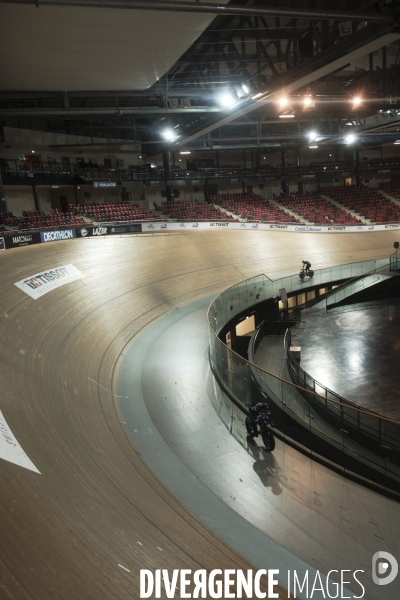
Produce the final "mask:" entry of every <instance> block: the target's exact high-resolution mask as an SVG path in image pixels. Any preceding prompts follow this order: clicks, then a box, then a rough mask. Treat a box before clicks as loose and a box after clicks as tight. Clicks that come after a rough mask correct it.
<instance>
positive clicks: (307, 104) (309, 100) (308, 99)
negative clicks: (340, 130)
mask: <svg viewBox="0 0 400 600" xmlns="http://www.w3.org/2000/svg"><path fill="white" fill-rule="evenodd" d="M303 104H304V108H312V107H313V106H315V100H314V98H313V97H312V96H304V98H303Z"/></svg>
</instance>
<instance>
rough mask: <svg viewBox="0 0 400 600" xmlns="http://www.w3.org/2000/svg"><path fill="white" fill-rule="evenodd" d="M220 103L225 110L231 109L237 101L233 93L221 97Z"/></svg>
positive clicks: (226, 93)
mask: <svg viewBox="0 0 400 600" xmlns="http://www.w3.org/2000/svg"><path fill="white" fill-rule="evenodd" d="M218 102H219V103H220V105H221V106H222V107H224V108H231V107H232V106H233V105H234V104H235V103H236V99H235V98H234V96H233V94H232V93H231V92H225V93H224V94H221V96H219V98H218Z"/></svg>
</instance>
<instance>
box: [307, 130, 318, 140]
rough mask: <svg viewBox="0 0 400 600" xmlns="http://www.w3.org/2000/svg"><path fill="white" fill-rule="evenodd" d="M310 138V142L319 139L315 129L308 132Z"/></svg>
mask: <svg viewBox="0 0 400 600" xmlns="http://www.w3.org/2000/svg"><path fill="white" fill-rule="evenodd" d="M308 139H309V141H310V142H315V140H316V139H317V133H316V132H315V131H310V133H309V134H308Z"/></svg>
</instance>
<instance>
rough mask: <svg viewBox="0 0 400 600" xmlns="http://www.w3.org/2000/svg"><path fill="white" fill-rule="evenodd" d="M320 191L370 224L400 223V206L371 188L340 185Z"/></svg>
mask: <svg viewBox="0 0 400 600" xmlns="http://www.w3.org/2000/svg"><path fill="white" fill-rule="evenodd" d="M322 191H323V193H324V194H326V195H327V196H330V197H331V198H334V199H335V200H336V202H339V203H340V204H343V206H346V207H347V208H349V209H350V210H353V211H354V212H356V213H358V214H359V215H361V216H363V217H366V218H367V219H369V220H370V221H371V222H372V223H393V222H395V221H400V206H398V205H397V204H395V203H394V202H391V201H390V200H389V198H386V196H382V194H380V193H379V192H378V191H376V190H373V189H371V188H367V187H364V186H362V187H355V186H350V185H349V186H344V185H340V186H329V187H326V188H324V189H323V190H322Z"/></svg>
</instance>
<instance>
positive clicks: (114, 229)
mask: <svg viewBox="0 0 400 600" xmlns="http://www.w3.org/2000/svg"><path fill="white" fill-rule="evenodd" d="M107 229H108V233H109V234H111V235H112V234H115V233H139V232H141V231H142V224H141V223H129V224H128V225H113V226H111V227H110V226H108V227H107Z"/></svg>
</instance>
